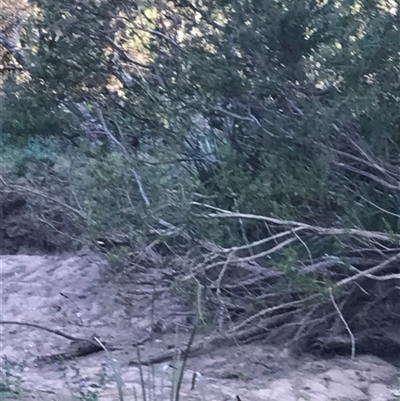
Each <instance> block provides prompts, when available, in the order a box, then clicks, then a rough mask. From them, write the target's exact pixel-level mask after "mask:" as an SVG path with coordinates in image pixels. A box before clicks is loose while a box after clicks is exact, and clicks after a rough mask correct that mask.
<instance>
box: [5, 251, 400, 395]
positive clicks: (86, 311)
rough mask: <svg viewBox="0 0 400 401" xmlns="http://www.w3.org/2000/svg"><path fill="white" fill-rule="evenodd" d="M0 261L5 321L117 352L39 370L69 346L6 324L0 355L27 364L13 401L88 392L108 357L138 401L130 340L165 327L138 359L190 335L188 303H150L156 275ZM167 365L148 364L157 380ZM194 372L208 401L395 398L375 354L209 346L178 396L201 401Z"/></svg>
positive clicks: (91, 261)
mask: <svg viewBox="0 0 400 401" xmlns="http://www.w3.org/2000/svg"><path fill="white" fill-rule="evenodd" d="M0 260H1V266H0V267H1V289H2V293H1V302H2V304H1V320H2V321H3V322H4V321H18V322H25V323H34V324H38V325H41V326H45V327H48V328H51V329H53V330H59V331H61V332H63V333H65V334H68V335H71V336H75V337H79V338H87V339H91V338H92V337H93V335H96V336H97V337H99V338H100V339H101V340H102V341H105V342H107V344H110V345H111V346H112V347H114V348H120V349H118V350H115V351H111V352H110V354H109V355H106V354H105V353H104V352H99V353H96V354H92V355H89V356H86V357H80V358H77V359H76V360H75V361H73V362H65V363H62V364H58V363H38V359H37V357H40V356H46V355H52V354H55V353H61V352H64V351H66V350H67V349H69V346H70V343H71V341H69V340H67V339H65V338H63V337H61V336H58V335H55V334H52V333H49V332H46V331H43V330H40V329H35V328H32V327H26V326H16V325H8V324H2V325H1V326H0V330H1V345H2V347H1V354H2V357H3V358H4V357H7V359H8V360H10V361H13V362H22V361H26V364H25V367H24V368H23V370H22V373H21V377H22V379H23V383H24V388H26V389H27V390H29V393H27V394H25V395H22V396H21V395H20V396H19V399H22V398H26V399H28V398H29V399H32V398H34V399H49V400H50V399H54V400H55V399H57V400H59V399H69V400H70V399H71V391H72V389H75V388H78V387H79V388H81V389H83V390H86V391H87V389H88V388H89V387H88V385H89V384H90V383H91V382H92V381H97V382H99V380H101V379H102V378H104V377H106V376H107V375H108V376H112V373H111V360H112V359H115V360H116V361H118V364H119V366H120V367H121V373H122V378H123V381H124V388H125V394H126V397H125V399H127V400H130V399H134V396H133V394H134V393H133V391H134V389H135V391H136V392H137V393H138V394H139V393H140V388H141V387H140V375H139V370H138V368H137V367H134V366H129V361H131V360H133V359H135V357H136V350H135V347H134V343H135V342H136V341H138V340H140V339H142V338H144V337H145V336H146V334H148V330H149V327H151V325H152V321H153V322H161V323H162V324H160V325H157V327H161V328H162V329H161V330H158V331H159V333H158V334H157V333H155V334H154V335H153V337H152V339H151V341H149V342H147V343H146V344H144V345H143V346H142V347H141V350H142V356H143V358H146V356H147V355H151V354H157V353H159V352H160V351H163V350H164V351H165V350H166V349H167V348H168V347H171V346H173V345H174V344H175V343H177V341H179V340H177V336H180V340H181V341H183V340H186V339H187V337H188V330H189V328H188V327H187V325H186V320H187V316H186V315H185V313H186V312H187V310H185V307H184V305H182V304H180V302H179V301H178V300H177V299H175V298H174V297H173V296H172V295H170V294H169V293H168V291H160V292H159V293H158V294H159V295H158V296H157V298H156V299H154V285H153V284H154V280H151V279H150V278H151V277H156V276H157V271H155V270H154V271H150V270H147V271H145V272H143V271H138V272H136V274H135V275H134V276H131V278H130V279H129V280H126V276H125V279H124V283H123V284H122V283H121V281H120V282H118V277H116V278H113V279H111V278H110V277H108V278H107V275H106V268H105V267H106V266H105V262H104V261H103V260H102V259H101V258H100V257H98V256H95V255H93V254H91V253H90V252H86V253H85V252H81V253H80V254H79V255H63V256H57V257H43V256H27V255H15V256H7V255H3V256H0ZM146 277H147V281H146ZM156 290H157V288H156ZM151 316H154V317H153V320H152V319H151ZM177 328H179V330H178V331H179V334H176V332H177ZM156 331H157V330H156ZM110 358H111V359H110ZM3 364H5V362H3ZM165 366H166V365H165V364H164V365H163V364H160V365H157V366H155V367H154V369H155V376H156V377H157V378H160V377H161V371H162V370H163V369H164V368H165ZM4 367H5V365H3V368H4ZM77 371H79V375H78V376H77V377H78V378H76V377H75V378H74V374H75V373H76V372H77ZM170 371H171V368H168V370H167V372H166V374H167V375H168V374H170V373H171V372H170ZM193 371H197V372H200V373H201V374H202V376H203V378H204V383H205V391H206V395H207V400H218V401H224V400H227V399H230V397H232V395H233V394H236V395H239V396H240V398H241V400H242V401H246V400H254V401H258V400H260V401H261V400H262V401H266V400H271V401H274V400H279V401H291V400H303V401H306V400H315V401H324V400H332V401H333V400H335V401H345V400H346V401H349V400H351V401H361V400H374V401H389V400H398V399H400V393H399V386H400V376H399V370H398V369H396V368H395V367H394V366H392V365H390V364H388V363H387V362H384V361H382V360H380V359H378V358H376V357H372V356H359V357H357V358H356V360H354V361H351V360H349V359H346V358H336V359H331V360H329V361H327V360H316V359H314V358H312V357H306V356H302V357H299V356H297V357H296V356H294V355H291V354H290V353H289V352H288V351H287V350H285V349H277V348H274V347H271V346H268V345H266V344H258V345H257V344H252V345H243V346H235V347H229V348H220V349H217V350H215V349H214V350H210V351H209V352H208V353H207V354H205V355H203V356H199V357H195V358H190V359H189V361H188V366H187V373H186V374H185V377H184V382H183V389H182V397H181V399H185V400H186V399H187V400H199V399H200V393H199V388H196V389H195V390H194V391H191V390H190V386H191V379H192V372H193ZM101 372H103V373H102V374H101ZM99 374H100V375H101V377H100V376H96V375H99ZM82 379H85V380H82ZM158 384H159V383H158ZM156 385H157V383H156ZM197 387H199V386H197ZM157 388H159V387H157ZM98 391H99V392H100V399H101V400H116V399H118V397H117V390H116V386H115V383H110V382H107V383H105V384H104V385H103V386H101V388H99V389H98Z"/></svg>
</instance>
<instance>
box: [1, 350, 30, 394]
mask: <svg viewBox="0 0 400 401" xmlns="http://www.w3.org/2000/svg"><path fill="white" fill-rule="evenodd" d="M24 367H25V364H24V363H17V362H13V361H11V360H10V359H8V358H7V357H4V358H3V360H2V361H1V366H0V399H1V400H6V399H17V398H19V396H20V395H21V393H22V383H23V380H22V376H21V373H22V371H23V369H24Z"/></svg>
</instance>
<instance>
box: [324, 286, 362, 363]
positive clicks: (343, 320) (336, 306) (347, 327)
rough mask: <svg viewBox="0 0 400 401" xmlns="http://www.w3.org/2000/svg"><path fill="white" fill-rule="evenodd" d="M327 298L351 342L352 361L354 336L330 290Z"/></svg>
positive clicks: (330, 289) (354, 343)
mask: <svg viewBox="0 0 400 401" xmlns="http://www.w3.org/2000/svg"><path fill="white" fill-rule="evenodd" d="M329 296H330V297H331V300H332V303H333V306H334V307H335V309H336V311H337V313H338V315H339V317H340V320H341V321H342V322H343V324H344V326H345V327H346V330H347V332H348V333H349V336H350V340H351V359H354V358H355V357H356V340H355V338H354V334H353V332H352V331H351V329H350V327H349V325H348V324H347V322H346V319H345V318H344V316H343V314H342V312H341V311H340V308H339V306H338V304H337V303H336V301H335V298H334V297H333V292H332V288H329Z"/></svg>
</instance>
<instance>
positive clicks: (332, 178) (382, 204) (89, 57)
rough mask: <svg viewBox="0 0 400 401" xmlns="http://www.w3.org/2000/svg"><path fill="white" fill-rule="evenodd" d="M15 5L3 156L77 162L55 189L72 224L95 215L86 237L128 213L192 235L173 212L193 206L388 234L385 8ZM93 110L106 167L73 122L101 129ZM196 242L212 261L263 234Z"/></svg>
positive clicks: (392, 169) (389, 98)
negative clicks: (53, 154)
mask: <svg viewBox="0 0 400 401" xmlns="http://www.w3.org/2000/svg"><path fill="white" fill-rule="evenodd" d="M31 5H32V10H31V13H30V17H29V19H27V21H26V22H25V25H24V29H23V31H21V32H20V42H18V45H20V46H21V44H22V45H23V47H24V54H25V58H26V62H25V63H24V64H25V65H24V69H25V70H26V71H27V72H28V74H29V78H26V76H25V78H24V79H22V80H21V76H22V75H24V74H26V72H23V73H19V72H17V73H14V74H8V76H7V78H6V79H5V80H4V82H3V93H4V100H3V103H4V107H3V112H2V121H3V126H2V129H3V135H4V139H3V140H4V141H5V144H6V145H7V144H8V143H13V144H14V145H15V144H19V145H18V146H30V145H29V143H30V142H31V141H32V138H37V137H38V138H42V137H47V138H49V137H50V138H52V137H58V138H59V140H61V141H62V142H65V146H64V149H66V153H65V154H64V155H60V154H59V155H58V156H60V157H64V158H69V159H70V161H69V163H70V162H71V160H72V159H74V160H75V159H76V158H78V159H79V158H80V160H81V161H80V163H81V164H82V166H83V167H79V166H75V167H74V169H73V171H72V173H71V174H72V177H74V175H76V177H77V181H75V184H74V185H77V189H76V190H74V191H75V192H76V191H77V192H76V193H78V194H85V195H84V196H83V195H81V196H82V198H79V197H78V198H79V202H80V205H81V207H82V208H83V209H85V207H86V206H83V205H86V204H90V205H92V206H91V207H93V204H94V203H95V205H96V207H95V208H94V209H95V210H96V212H93V211H90V213H89V212H88V213H89V214H90V215H91V216H92V217H91V221H92V223H93V224H95V225H94V231H98V230H100V231H105V230H111V231H118V230H119V229H121V230H122V231H126V230H128V231H129V230H130V229H129V227H131V226H132V224H137V219H138V218H139V216H140V217H142V216H143V213H144V214H149V215H151V216H152V218H154V217H155V216H157V218H162V217H163V213H165V216H167V217H168V218H167V220H168V219H172V221H171V222H172V223H174V224H178V225H179V224H189V225H193V226H192V229H193V230H195V232H197V231H198V230H199V229H200V226H199V227H197V228H196V227H195V225H196V224H200V223H196V218H195V217H189V214H188V213H189V212H190V210H189V208H187V207H186V209H185V206H184V205H187V202H188V201H190V199H192V197H193V193H194V192H197V193H200V194H202V195H203V196H205V197H207V198H209V199H210V202H209V203H212V204H214V205H215V206H218V207H221V208H224V209H228V210H231V211H239V210H240V211H241V212H244V213H255V214H261V215H272V216H276V217H281V218H290V219H297V220H299V221H304V222H309V223H313V224H317V225H322V226H326V225H331V224H334V225H341V226H346V227H354V226H359V227H364V228H365V229H369V230H383V231H389V232H397V233H398V232H399V230H400V223H399V215H398V214H399V205H400V198H399V196H400V194H399V189H398V187H397V188H396V185H397V186H398V183H399V180H398V174H399V171H398V168H399V167H398V166H399V164H400V156H399V155H400V114H399V110H400V108H399V103H400V100H399V88H400V78H399V74H400V70H399V65H400V40H399V39H400V34H399V26H400V25H399V22H400V19H399V18H400V17H399V10H398V9H397V8H396V6H395V5H393V4H391V3H390V2H388V1H384V0H382V1H380V0H373V1H370V0H368V1H367V0H364V1H363V0H360V1H358V2H353V1H348V0H342V1H340V2H337V1H330V0H327V1H325V2H320V1H313V0H299V1H295V2H294V1H275V0H267V1H265V0H263V1H258V0H235V1H231V2H226V1H224V0H214V1H209V0H202V1H197V2H191V1H178V0H177V1H171V2H168V3H165V4H164V3H163V2H156V3H154V4H153V3H149V4H147V3H140V4H139V3H136V2H134V1H126V0H125V1H119V0H107V1H95V0H90V1H81V0H73V1H68V2H65V1H62V0H32V1H31ZM390 7H392V8H390ZM6 23H7V21H3V22H2V24H3V25H4V24H6ZM14 64H15V65H18V63H17V62H16V61H14ZM77 105H78V106H79V105H83V108H84V110H85V111H84V112H82V110H80V111H79V107H78V109H77ZM97 108H99V109H100V110H102V113H103V114H104V124H103V128H104V125H106V126H107V127H108V129H109V130H110V131H111V132H112V133H113V135H114V138H115V139H116V140H118V141H119V142H120V143H121V144H122V145H123V147H124V149H125V150H124V152H123V155H122V154H121V153H119V155H118V154H115V152H114V153H112V149H114V151H115V147H114V148H113V147H112V146H111V147H110V138H109V136H107V135H106V134H104V132H103V134H102V135H100V136H99V135H97V136H96V134H93V127H92V128H91V127H90V126H89V128H88V125H87V123H88V118H89V119H90V118H92V120H96V119H97V124H100V125H102V124H101V120H98V118H99V114H98V113H96V110H97ZM85 113H86V115H85ZM92 122H93V121H92ZM82 123H83V124H82ZM84 124H86V125H84ZM85 127H86V128H85ZM88 133H89V134H88ZM90 133H92V134H93V135H94V136H93V135H91V134H90ZM112 142H113V141H111V145H113V143H112ZM188 143H190V144H191V147H190V149H191V150H190V151H188V146H187V145H188ZM27 144H28V145H27ZM185 144H186V147H185ZM193 144H194V145H193ZM7 146H8V145H7ZM117 149H118V150H119V151H120V150H121V149H120V146H119V145H117ZM29 154H30V155H31V156H32V153H29ZM58 156H57V157H58ZM24 157H25V159H26V156H24ZM35 157H36V158H37V157H39V156H37V155H36V156H35ZM35 157H33V159H32V160H33V161H35ZM188 159H191V160H192V161H191V162H188ZM55 165H56V166H57V163H55ZM49 166H50V167H49V168H50V169H51V168H52V167H51V166H53V167H54V163H53V164H52V163H50V165H49ZM376 166H379V169H377V168H376ZM81 168H84V169H85V173H84V174H83V173H81V170H80V169H81ZM132 169H134V170H135V171H137V172H138V173H139V175H140V177H142V179H143V188H144V191H145V192H146V193H148V195H147V196H150V198H151V207H150V209H151V210H150V211H149V209H148V206H149V205H146V201H145V199H144V198H143V194H141V193H140V188H138V185H136V184H134V185H133V184H132V183H134V182H135V177H134V176H133V175H132ZM19 173H21V169H20V168H19ZM193 173H195V174H193ZM85 174H89V176H90V179H89V178H88V177H89V176H85ZM84 176H85V177H86V178H85V179H82V177H84ZM79 177H80V178H79ZM128 187H129V189H128ZM124 194H129V196H133V199H134V201H133V204H134V208H131V207H129V208H128V207H127V205H126V204H125V201H122V199H123V198H124ZM171 194H173V195H171ZM86 197H89V198H90V197H92V199H91V200H87V199H86V200H84V199H85V198H86ZM128 198H129V197H128ZM128 198H127V199H128ZM131 201H132V199H131V200H130V201H129V202H131ZM74 202H75V201H74ZM74 202H73V203H74ZM86 202H88V203H86ZM93 202H94V203H93ZM127 202H128V200H127ZM185 202H186V203H185ZM75 206H76V205H75ZM171 208H172V209H173V210H174V211H172V210H171ZM180 208H183V210H185V211H186V212H187V213H184V215H182V214H181V213H180V212H178V210H179V209H180ZM134 209H135V210H136V211H135V212H134ZM91 210H92V209H91ZM108 210H112V211H113V213H112V214H107V211H108ZM124 210H125V211H127V213H128V215H129V216H131V217H128V215H127V216H126V217H125V215H124ZM160 210H162V212H160ZM92 212H93V213H94V214H92ZM85 213H86V212H85ZM132 213H134V214H135V216H136V217H132ZM101 216H103V217H101ZM165 216H164V217H165ZM121 219H122V221H124V222H125V223H126V224H127V226H126V227H125V228H124V225H123V224H122V225H121ZM131 219H133V220H131ZM100 222H104V224H105V225H103V226H102V227H101V225H102V224H103V223H102V224H100ZM99 224H100V226H99ZM206 226H207V227H208V228H207V230H208V232H203V234H204V235H205V236H208V237H209V238H213V240H215V241H217V242H221V243H223V244H225V245H228V244H229V245H234V244H235V243H236V242H237V241H238V240H240V239H241V238H242V237H243V235H244V236H245V237H246V238H247V240H257V239H259V238H262V237H263V236H264V235H265V234H266V231H265V230H266V229H265V227H262V226H259V225H257V224H254V223H252V224H250V223H247V224H246V225H245V227H243V226H242V229H240V228H239V227H238V226H237V225H236V224H234V223H232V226H231V227H230V228H229V230H228V231H229V233H225V234H224V231H225V230H226V228H224V229H221V228H218V227H215V226H214V225H213V224H211V227H210V226H208V225H207V224H206ZM206 226H202V227H201V230H204V229H206ZM243 228H244V230H243ZM221 230H222V231H221Z"/></svg>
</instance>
